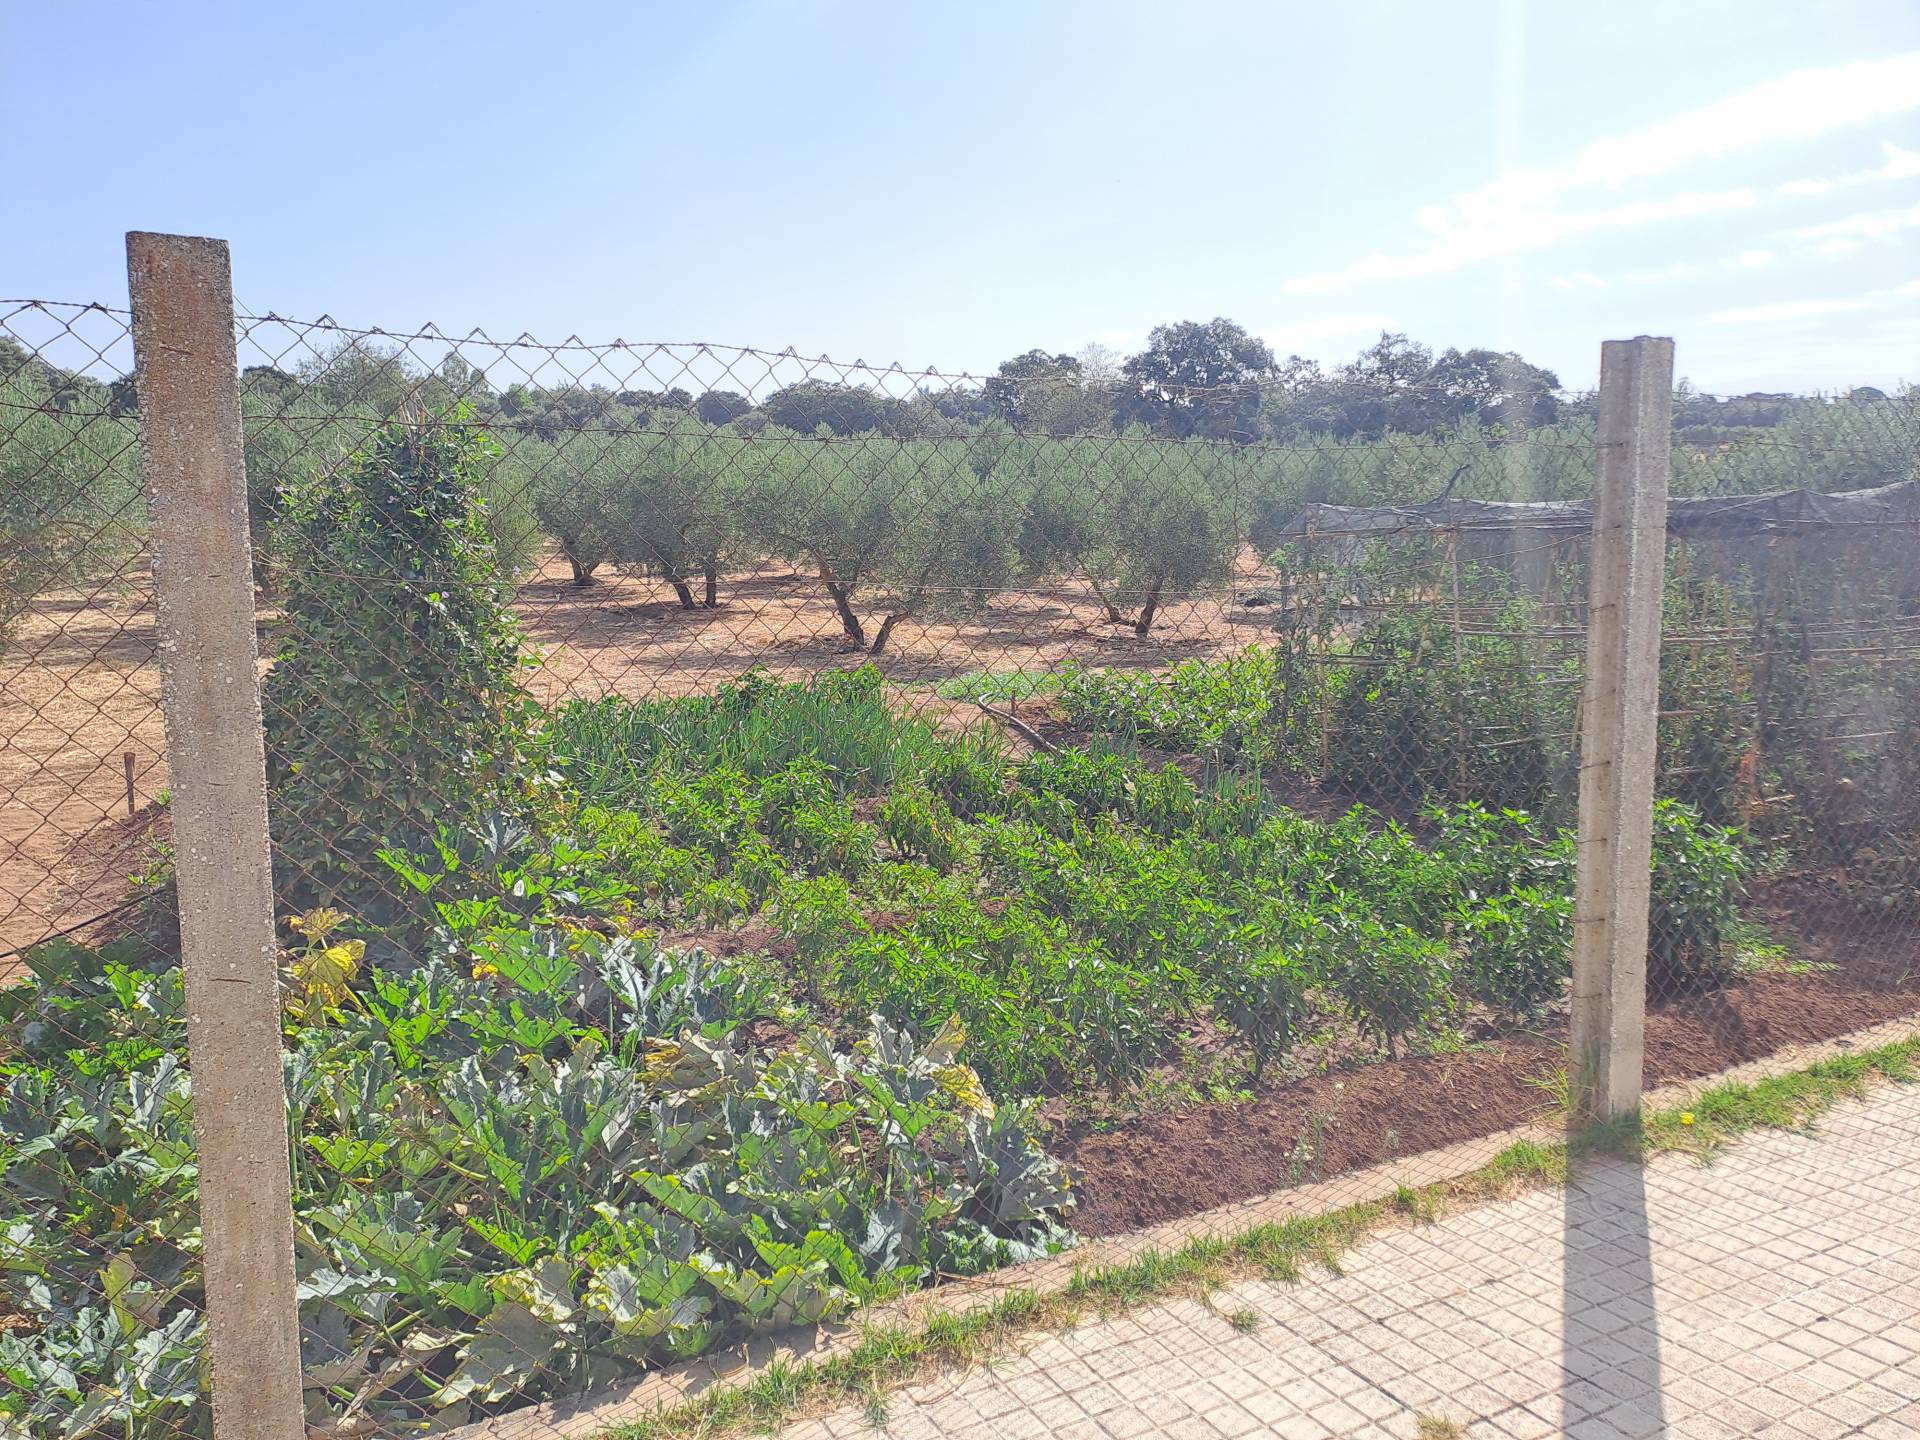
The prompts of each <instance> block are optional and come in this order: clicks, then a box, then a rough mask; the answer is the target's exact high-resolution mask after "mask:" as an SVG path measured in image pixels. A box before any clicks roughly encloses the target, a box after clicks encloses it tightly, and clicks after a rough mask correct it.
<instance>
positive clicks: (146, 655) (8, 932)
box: [0, 551, 1275, 965]
mask: <svg viewBox="0 0 1920 1440" xmlns="http://www.w3.org/2000/svg"><path fill="white" fill-rule="evenodd" d="M1274 579H1275V576H1274V574H1273V572H1271V571H1269V570H1267V569H1266V568H1265V567H1263V566H1262V565H1261V564H1260V563H1259V562H1258V559H1257V557H1256V556H1255V555H1254V554H1253V552H1251V551H1248V552H1247V553H1246V554H1245V555H1244V556H1243V558H1242V561H1241V564H1240V566H1239V571H1238V573H1237V575H1236V577H1235V583H1234V586H1233V593H1232V594H1230V595H1222V596H1216V597H1210V598H1206V599H1199V600H1193V601H1178V602H1175V603H1172V604H1169V605H1167V606H1166V607H1164V608H1163V609H1162V610H1161V612H1160V615H1159V617H1158V619H1157V620H1156V621H1155V624H1154V628H1153V632H1152V634H1151V635H1149V636H1146V637H1141V636H1137V635H1135V634H1134V633H1133V630H1132V628H1131V627H1129V626H1120V625H1113V624H1110V623H1108V622H1107V621H1106V619H1105V613H1104V609H1103V607H1102V606H1101V604H1100V603H1099V601H1098V599H1097V598H1096V597H1095V596H1094V594H1093V593H1092V591H1091V589H1090V588H1089V587H1087V586H1086V585H1085V584H1082V583H1075V582H1061V583H1059V584H1056V585H1047V586H1041V587H1036V588H1032V589H1028V590H1022V591H1017V592H1014V593H1010V594H1006V595H1001V596H997V597H995V599H994V600H993V602H992V603H991V604H989V605H988V606H986V607H985V609H984V610H983V611H981V612H979V613H978V614H975V615H971V616H968V617H966V618H964V619H959V620H952V621H941V620H934V619H930V618H922V617H914V618H912V619H909V620H906V621H903V622H902V623H901V624H900V625H899V626H898V627H897V628H896V630H895V631H894V633H893V635H892V637H891V638H890V639H889V641H888V646H887V652H886V653H885V654H884V655H882V656H881V657H880V658H879V660H878V661H877V662H876V663H877V664H878V665H879V666H880V668H881V669H882V670H884V671H885V672H886V674H887V675H888V677H889V678H890V679H891V680H893V681H895V682H896V683H898V684H899V685H901V686H902V687H909V688H903V691H902V694H903V697H904V698H907V699H908V700H910V701H911V703H914V704H916V705H919V706H922V707H925V708H927V709H929V710H931V711H933V712H934V713H936V714H940V713H952V714H954V715H955V716H956V717H957V718H958V719H960V720H967V721H974V720H977V719H978V718H979V713H978V711H976V710H975V709H974V707H972V706H971V705H965V706H961V705H956V704H954V703H952V702H948V701H943V700H941V699H940V698H939V697H937V696H936V695H935V694H934V693H933V690H932V688H931V687H932V685H933V684H935V683H937V682H939V681H942V680H946V679H949V678H951V677H953V676H956V675H961V674H965V673H967V672H969V671H973V670H1012V669H1038V670H1046V669H1052V668H1055V667H1057V666H1059V665H1060V664H1062V663H1064V662H1065V661H1067V660H1069V659H1073V660H1078V661H1081V662H1083V663H1086V664H1092V665H1118V666H1143V667H1155V666H1165V665H1169V664H1172V663H1175V662H1177V661H1180V660H1184V659H1188V658H1190V657H1193V656H1214V655H1222V654H1229V653H1232V652H1234V651H1237V650H1240V649H1242V648H1244V647H1245V646H1247V645H1250V644H1253V643H1255V642H1256V641H1258V640H1259V639H1260V638H1261V637H1262V635H1263V634H1264V633H1265V632H1266V630H1267V629H1268V627H1269V626H1270V625H1271V623H1272V622H1271V619H1270V618H1265V614H1264V612H1261V611H1258V610H1243V609H1240V608H1238V607H1237V605H1236V604H1235V600H1236V598H1237V597H1238V596H1239V595H1242V594H1244V593H1246V592H1247V591H1249V590H1253V589H1258V588H1260V587H1262V586H1265V585H1268V584H1271V583H1273V581H1274ZM719 598H720V603H719V605H718V607H717V608H715V609H712V610H707V609H696V610H690V611H689V610H683V609H681V608H680V606H679V605H678V603H677V602H676V601H675V599H674V594H673V590H672V588H671V587H670V586H668V585H667V584H666V583H664V582H663V581H659V580H654V579H649V578H646V577H641V576H633V575H620V574H616V573H614V572H612V571H605V572H602V573H601V574H600V575H598V576H597V577H595V580H594V583H593V584H591V585H587V586H576V585H574V584H573V583H572V581H571V579H570V578H569V575H568V571H567V567H566V564H565V562H564V561H562V560H560V559H559V558H558V557H550V558H549V559H547V560H546V561H545V562H544V563H542V564H541V565H540V566H539V567H538V568H537V569H536V570H535V571H534V573H533V574H531V575H530V576H529V577H528V578H527V580H526V581H525V583H524V584H522V585H521V587H520V590H519V596H518V602H517V609H518V611H519V613H520V616H521V619H522V621H523V623H524V624H525V626H526V630H527V634H528V638H529V640H530V642H531V644H532V646H533V647H534V648H535V649H536V650H537V651H538V652H539V656H540V663H539V665H538V666H537V667H536V668H535V669H534V670H533V671H532V672H531V674H530V679H529V682H528V683H529V686H530V688H531V689H532V691H533V693H534V695H535V697H536V698H538V699H539V700H541V701H542V702H544V703H554V702H557V701H563V700H568V699H597V698H599V697H601V696H605V695H609V694H615V693H618V694H622V695H627V696H631V697H633V698H635V699H646V698H652V697H658V696H663V695H685V694H696V693H699V692H702V691H708V690H712V689H713V688H715V687H716V686H718V685H720V684H722V683H724V682H725V681H727V680H730V679H732V678H733V677H734V676H736V675H738V674H740V673H741V672H742V671H744V670H746V669H749V668H750V667H752V666H755V665H762V666H765V667H766V668H767V669H768V670H770V671H772V672H773V673H774V674H776V675H779V676H781V677H783V678H788V679H794V678H800V677H804V676H806V675H809V674H812V673H813V672H815V671H818V670H822V669H827V668H831V667H836V666H844V665H853V664H859V663H860V662H861V661H862V660H864V659H865V658H867V657H865V656H862V655H860V654H857V653H853V652H851V651H850V650H848V648H847V647H846V644H845V641H844V638H843V636H842V632H841V628H840V623H839V620H838V618H837V617H836V615H835V612H834V609H833V605H832V603H831V602H830V601H829V600H828V598H827V597H826V595H825V593H824V592H823V591H822V590H821V588H820V586H819V584H818V582H817V581H816V580H815V578H814V577H812V576H811V575H807V574H798V573H795V572H794V571H793V570H792V569H791V568H790V567H787V566H785V565H777V566H773V565H770V566H762V567H761V568H759V569H757V570H754V571H751V572H743V573H737V574H730V575H726V576H723V577H722V580H721V585H720V596H719ZM856 608H860V609H861V616H862V619H863V621H865V623H866V626H867V631H868V634H869V636H871V635H872V634H873V633H874V632H875V631H876V630H877V629H878V627H879V624H880V621H881V618H882V617H881V616H880V615H879V614H877V613H876V612H874V611H873V610H872V609H871V608H862V607H859V606H858V605H857V604H856ZM153 619H154V612H153V593H152V587H151V582H150V580H149V579H148V577H147V576H146V575H145V574H144V573H138V574H134V575H132V576H130V577H128V578H127V579H126V580H125V581H124V582H123V583H121V584H119V585H114V586H101V587H99V588H97V589H94V590H90V591H67V592H55V593H52V594H49V595H46V596H43V597H41V598H40V599H39V600H38V601H37V602H36V603H35V604H34V606H33V608H32V610H31V612H30V613H29V614H28V615H27V617H26V618H25V621H24V623H23V624H22V625H21V626H20V628H19V630H18V632H17V633H16V635H15V636H14V638H13V641H12V642H11V643H10V645H9V646H8V648H7V650H6V651H5V653H4V655H0V956H5V955H8V954H9V953H10V952H12V951H14V950H16V949H18V948H19V947H21V946H25V945H30V944H32V943H34V942H35V941H37V940H40V939H42V938H44V937H45V936H47V935H49V934H51V933H53V932H55V931H57V930H59V929H61V928H62V927H65V926H69V925H72V924H74V923H76V922H78V921H82V920H85V919H87V918H88V917H89V916H92V915H96V914H98V913H100V912H101V911H103V910H105V909H107V908H109V907H110V906H112V905H114V904H115V903H117V902H118V901H119V900H120V899H122V898H123V897H124V896H125V895H126V893H127V891H128V888H129V887H128V877H129V876H130V875H131V874H133V873H135V872H137V871H138V870H141V869H143V868H145V859H144V857H145V854H146V848H145V846H144V842H142V843H140V844H133V845H131V846H129V845H128V844H125V843H122V841H123V840H124V839H125V837H123V836H121V835H120V833H119V829H118V828H117V827H119V826H120V824H121V822H123V821H125V820H126V819H127V816H128V808H127V794H126V790H127V784H126V776H125V773H124V769H123V765H124V762H123V759H122V757H123V756H124V755H126V754H129V753H130V754H132V756H133V757H134V797H135V798H134V804H135V808H136V810H139V809H141V808H143V807H146V806H148V805H150V804H151V803H152V802H153V801H154V799H155V798H156V796H158V795H159V794H160V792H161V791H162V790H163V789H164V788H165V786H166V783H167V768H166V759H165V743H164V737H163V734H162V729H163V727H162V724H161V714H160V677H159V671H158V669H157V667H156V666H155V664H154V632H153ZM256 619H257V620H258V622H259V625H260V630H261V648H262V651H263V653H267V652H270V651H271V649H272V647H273V643H274V633H273V632H274V625H275V620H276V616H275V614H274V612H273V611H272V609H271V608H268V607H265V606H263V607H262V609H261V610H260V611H259V613H258V615H257V616H256ZM102 827H109V830H108V833H106V834H104V835H99V836H96V832H99V831H101V830H102ZM143 833H144V832H143ZM4 963H5V962H4V961H0V965H3V964H4Z"/></svg>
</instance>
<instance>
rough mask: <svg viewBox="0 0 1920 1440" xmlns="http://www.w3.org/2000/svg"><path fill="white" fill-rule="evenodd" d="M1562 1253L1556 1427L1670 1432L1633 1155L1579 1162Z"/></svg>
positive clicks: (1580, 1433) (1593, 1435) (1607, 1434)
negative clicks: (1558, 1424) (1558, 1417)
mask: <svg viewBox="0 0 1920 1440" xmlns="http://www.w3.org/2000/svg"><path fill="white" fill-rule="evenodd" d="M1563 1246H1564V1248H1563V1252H1562V1261H1561V1278H1562V1287H1563V1296H1564V1310H1563V1316H1564V1319H1563V1324H1562V1330H1561V1368H1562V1371H1563V1372H1564V1378H1563V1380H1562V1382H1561V1393H1560V1401H1561V1432H1560V1433H1561V1434H1562V1435H1563V1436H1564V1437H1565V1440H1620V1437H1622V1436H1652V1435H1664V1434H1666V1433H1667V1416H1666V1408H1665V1401H1664V1399H1663V1397H1662V1395H1661V1389H1662V1385H1663V1381H1664V1376H1663V1375H1662V1372H1661V1365H1660V1316H1659V1305H1658V1301H1657V1298H1656V1294H1655V1289H1654V1277H1653V1241H1652V1236H1651V1233H1650V1231H1649V1227H1648V1223H1647V1192H1646V1175H1645V1171H1644V1169H1643V1168H1642V1166H1641V1165H1640V1164H1639V1163H1638V1162H1637V1161H1630V1160H1621V1159H1616V1158H1613V1157H1609V1156H1596V1157H1591V1158H1586V1159H1582V1160H1581V1161H1579V1162H1578V1167H1577V1169H1576V1171H1575V1173H1574V1174H1573V1175H1572V1176H1571V1177H1570V1180H1569V1183H1568V1185H1567V1188H1566V1199H1565V1239H1564V1242H1563Z"/></svg>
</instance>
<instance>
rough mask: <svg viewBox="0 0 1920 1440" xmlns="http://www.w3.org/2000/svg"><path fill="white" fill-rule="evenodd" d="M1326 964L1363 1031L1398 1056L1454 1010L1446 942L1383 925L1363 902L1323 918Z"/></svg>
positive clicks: (1413, 931) (1404, 929) (1415, 932)
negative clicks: (1407, 1039)
mask: <svg viewBox="0 0 1920 1440" xmlns="http://www.w3.org/2000/svg"><path fill="white" fill-rule="evenodd" d="M1322 936H1323V939H1322V944H1323V946H1324V947H1325V952H1324V953H1327V954H1328V955H1329V959H1328V960H1327V961H1325V962H1323V963H1324V964H1325V965H1326V968H1327V970H1328V971H1329V972H1330V973H1329V979H1330V981H1331V983H1332V986H1333V989H1334V991H1335V993H1336V994H1338V995H1339V996H1340V998H1341V1000H1342V1001H1343V1002H1344V1003H1345V1004H1346V1007H1347V1010H1348V1012H1349V1013H1350V1014H1351V1015H1352V1016H1353V1019H1354V1022H1355V1023H1356V1024H1358V1025H1359V1026H1360V1028H1361V1029H1363V1030H1366V1031H1368V1032H1369V1033H1371V1034H1374V1035H1377V1036H1379V1037H1380V1038H1381V1039H1382V1040H1383V1041H1385V1042H1386V1047H1387V1054H1388V1055H1389V1056H1391V1057H1397V1056H1398V1055H1399V1054H1400V1052H1401V1048H1402V1041H1403V1039H1404V1037H1406V1036H1407V1035H1409V1034H1421V1033H1428V1032H1431V1031H1432V1030H1434V1029H1435V1028H1437V1027H1438V1026H1439V1025H1441V1024H1443V1023H1444V1022H1445V1021H1446V1020H1447V1018H1448V1017H1449V1016H1450V1015H1451V1014H1452V1011H1453V998H1452V993H1451V987H1452V982H1453V967H1452V964H1451V962H1450V959H1449V955H1448V947H1447V944H1446V942H1445V941H1444V940H1441V939H1439V938H1436V937H1432V936H1427V935H1422V934H1420V933H1419V932H1418V931H1415V930H1410V929H1408V928H1407V927H1406V926H1403V925H1387V924H1382V923H1381V922H1380V921H1379V920H1377V919H1374V918H1373V917H1372V916H1371V915H1368V914H1366V913H1365V911H1364V910H1363V909H1361V907H1360V906H1358V905H1355V906H1354V908H1353V909H1352V910H1345V911H1342V912H1336V913H1335V914H1334V915H1333V916H1331V917H1330V918H1325V919H1323V920H1322Z"/></svg>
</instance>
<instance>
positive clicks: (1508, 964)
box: [1454, 886, 1573, 1017]
mask: <svg viewBox="0 0 1920 1440" xmlns="http://www.w3.org/2000/svg"><path fill="white" fill-rule="evenodd" d="M1454 934H1455V935H1456V936H1457V937H1458V939H1459V941H1460V943H1461V944H1462V945H1463V946H1464V947H1465V951H1466V956H1465V983H1466V990H1467V993H1468V994H1469V995H1471V996H1473V998H1474V999H1476V1000H1478V1001H1480V1002H1481V1003H1483V1004H1485V1005H1489V1006H1492V1007H1493V1008H1495V1009H1497V1010H1505V1011H1508V1012H1510V1013H1513V1014H1518V1015H1521V1016H1529V1017H1530V1016H1534V1015H1537V1014H1539V1013H1540V1012H1541V1011H1542V1010H1544V1009H1545V1008H1546V1007H1547V1006H1548V1005H1550V1004H1551V1003H1552V1002H1553V1001H1554V1000H1556V999H1558V998H1559V997H1560V994H1561V992H1562V991H1563V990H1564V989H1565V988H1566V983H1567V977H1568V975H1569V974H1570V973H1571V969H1572V956H1571V949H1570V947H1571V944H1572V940H1573V897H1572V896H1571V895H1565V894H1553V893H1550V892H1548V891H1546V890H1542V889H1538V888H1536V887H1533V886H1521V887H1520V888H1519V889H1517V890H1511V891H1509V892H1507V893H1506V894H1504V895H1492V896H1489V897H1487V898H1486V899H1484V900H1480V901H1467V902H1463V903H1462V904H1461V906H1460V908H1459V910H1458V912H1457V914H1456V918H1455V921H1454Z"/></svg>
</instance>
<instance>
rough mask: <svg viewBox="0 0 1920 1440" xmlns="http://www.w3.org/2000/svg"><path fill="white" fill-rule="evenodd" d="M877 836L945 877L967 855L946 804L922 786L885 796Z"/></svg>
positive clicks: (960, 831)
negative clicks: (882, 836) (920, 860)
mask: <svg viewBox="0 0 1920 1440" xmlns="http://www.w3.org/2000/svg"><path fill="white" fill-rule="evenodd" d="M880 833H881V834H883V835H885V836H886V837H887V843H888V844H890V845H892V846H893V847H894V849H896V850H898V851H899V852H900V853H901V854H903V855H917V856H919V857H920V858H922V859H924V860H925V861H926V862H927V864H929V865H931V866H932V867H933V868H934V869H935V870H937V871H939V872H940V873H941V874H943V875H944V874H946V873H947V872H949V871H951V870H952V869H953V868H954V867H955V866H956V865H958V864H959V863H960V862H961V861H962V860H963V859H964V858H965V857H966V856H967V854H968V847H967V836H966V832H965V829H964V828H963V827H962V825H961V824H960V822H959V821H958V820H957V819H956V818H955V817H954V813H953V811H952V810H951V809H950V808H948V805H947V802H946V801H945V800H943V799H941V798H940V797H939V796H938V795H936V794H934V793H933V792H932V791H931V790H929V789H927V788H926V787H925V786H922V785H909V786H905V787H902V788H900V789H897V790H895V791H894V792H893V793H892V794H890V795H888V796H887V798H886V800H885V801H884V802H883V803H882V805H881V806H880Z"/></svg>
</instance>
